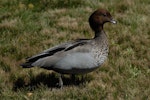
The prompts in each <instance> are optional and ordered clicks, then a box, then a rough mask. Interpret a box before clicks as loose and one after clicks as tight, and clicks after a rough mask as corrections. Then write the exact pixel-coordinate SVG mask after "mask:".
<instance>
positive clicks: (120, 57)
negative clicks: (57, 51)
mask: <svg viewBox="0 0 150 100" xmlns="http://www.w3.org/2000/svg"><path fill="white" fill-rule="evenodd" d="M99 7H101V8H105V9H108V10H109V11H110V12H111V14H112V16H113V17H114V19H116V20H117V22H118V23H117V24H116V25H112V24H106V25H105V32H106V33H107V36H108V38H109V45H110V53H109V57H108V60H107V61H106V62H105V63H104V64H103V65H102V66H101V68H99V69H98V70H95V71H93V72H92V73H89V74H87V75H86V76H85V78H84V80H81V76H80V75H79V76H76V80H75V81H76V82H75V83H74V82H72V81H71V79H70V77H69V76H67V75H66V76H65V77H64V84H65V86H64V88H63V89H62V90H60V89H58V88H56V86H55V84H56V83H57V82H58V76H57V74H56V73H55V72H53V71H47V70H44V69H39V68H31V69H22V68H21V67H20V66H19V64H20V63H22V62H23V61H25V58H26V57H28V56H32V55H34V54H36V53H39V52H41V51H42V50H45V49H48V48H50V47H52V46H54V45H56V44H59V43H62V42H65V41H69V40H73V39H76V38H91V37H93V32H92V30H91V29H90V27H89V25H88V17H89V16H90V14H91V13H92V12H93V11H94V10H95V9H97V8H99ZM149 9H150V1H148V0H132V1H131V0H122V1H120V0H87V1H85V0H66V1H64V0H51V1H48V0H11V1H10V0H1V4H0V34H1V36H0V98H1V99H2V100H9V99H13V100H18V99H19V100H29V99H30V100H32V99H35V100H36V99H43V100H49V99H81V100H82V99H83V100H91V99H95V100H97V99H101V100H105V99H109V100H116V99H119V100H122V99H123V100H148V99H150V96H149V94H150V85H149V84H150V45H149V44H150V24H149V23H150V19H149V17H150V10H149Z"/></svg>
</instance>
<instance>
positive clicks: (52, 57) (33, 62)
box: [21, 9, 116, 87]
mask: <svg viewBox="0 0 150 100" xmlns="http://www.w3.org/2000/svg"><path fill="white" fill-rule="evenodd" d="M106 22H111V23H114V24H115V23H116V21H115V20H113V18H112V16H111V15H110V13H109V12H108V11H107V10H105V9H98V10H96V11H94V12H93V13H92V15H91V16H90V18H89V24H90V27H91V28H92V30H93V31H94V32H95V36H94V38H92V39H77V40H75V41H71V42H66V43H63V44H60V45H57V46H55V47H52V48H50V49H48V50H45V51H43V52H41V53H39V54H37V55H34V56H32V57H30V58H27V59H26V62H25V63H23V64H21V66H22V67H23V68H31V67H34V66H37V67H40V68H44V69H48V70H54V71H56V72H58V73H60V75H61V74H85V73H88V72H91V71H93V70H94V69H96V68H98V67H100V65H101V64H102V63H103V62H104V61H105V60H106V58H107V56H108V49H109V48H108V41H107V36H106V34H105V32H104V30H103V25H104V23H106ZM59 85H60V87H62V86H63V81H62V79H61V76H60V78H59Z"/></svg>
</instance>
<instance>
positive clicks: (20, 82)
mask: <svg viewBox="0 0 150 100" xmlns="http://www.w3.org/2000/svg"><path fill="white" fill-rule="evenodd" d="M66 76H68V75H65V76H64V77H63V78H62V80H63V84H64V86H69V85H75V86H79V85H80V84H82V85H83V84H84V83H85V82H89V81H90V80H91V79H92V77H89V76H87V75H84V77H83V78H82V77H81V75H76V77H75V79H73V78H72V77H66ZM58 82H59V79H58V76H56V73H51V74H45V73H40V74H39V75H37V76H32V77H30V79H29V81H28V82H26V81H25V78H24V77H19V78H18V79H17V80H16V81H14V84H13V91H17V90H19V89H24V90H29V91H33V90H35V89H37V88H39V86H40V85H41V84H42V85H44V86H47V87H48V88H59V86H58V85H57V84H58Z"/></svg>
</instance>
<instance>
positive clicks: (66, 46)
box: [21, 39, 89, 68]
mask: <svg viewBox="0 0 150 100" xmlns="http://www.w3.org/2000/svg"><path fill="white" fill-rule="evenodd" d="M88 42H89V40H87V39H80V40H76V41H73V42H67V43H63V44H60V45H57V46H55V47H52V48H50V49H47V50H45V51H43V52H42V53H39V54H37V55H35V56H32V57H30V58H28V59H27V61H26V62H25V63H24V64H22V65H21V66H23V67H24V68H28V67H27V66H29V67H32V66H35V65H36V66H38V65H40V66H42V65H43V64H44V63H49V65H50V63H51V62H53V63H54V62H55V61H57V59H60V58H61V57H57V56H54V55H55V54H60V55H59V56H63V55H65V54H66V52H67V53H71V52H78V51H79V52H82V51H88V50H89V49H88V50H87V49H86V48H84V47H83V48H82V47H81V46H82V45H84V44H86V43H88ZM78 47H81V48H78ZM49 57H51V59H48V58H49ZM50 60H51V61H50ZM37 61H38V63H36V64H34V62H37ZM42 63H43V64H42ZM44 65H45V64H44Z"/></svg>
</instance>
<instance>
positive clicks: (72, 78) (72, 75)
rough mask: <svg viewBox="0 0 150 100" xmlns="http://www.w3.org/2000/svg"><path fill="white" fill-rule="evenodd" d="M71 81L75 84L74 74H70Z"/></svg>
mask: <svg viewBox="0 0 150 100" xmlns="http://www.w3.org/2000/svg"><path fill="white" fill-rule="evenodd" d="M71 81H72V83H73V84H76V80H75V74H71Z"/></svg>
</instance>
